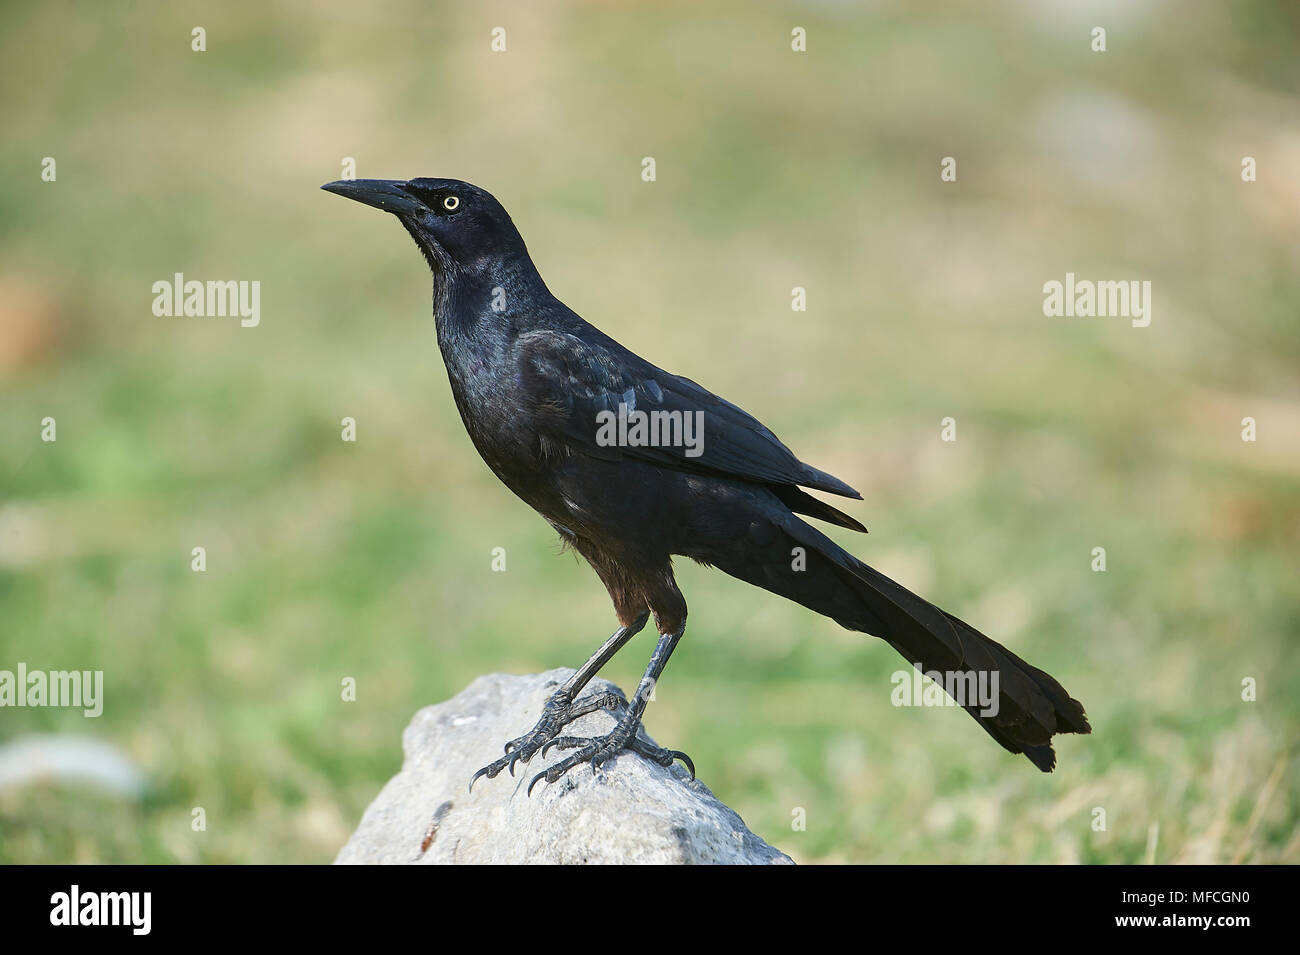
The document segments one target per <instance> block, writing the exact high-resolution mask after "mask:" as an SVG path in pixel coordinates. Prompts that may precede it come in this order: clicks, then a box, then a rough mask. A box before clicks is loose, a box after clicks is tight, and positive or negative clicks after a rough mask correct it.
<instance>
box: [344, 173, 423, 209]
mask: <svg viewBox="0 0 1300 955" xmlns="http://www.w3.org/2000/svg"><path fill="white" fill-rule="evenodd" d="M405 186H406V183H404V182H398V181H396V180H392V179H340V180H339V181H338V182H327V183H325V185H323V186H321V188H322V189H324V190H325V191H326V192H333V193H337V194H338V195H340V196H346V197H347V198H349V199H355V200H356V201H357V202H364V203H365V204H366V205H368V206H374V207H375V208H376V209H383V210H384V211H385V212H394V213H399V214H400V213H403V212H420V211H421V210H423V209H424V203H422V202H420V200H418V199H416V198H415V197H414V196H412V195H411V194H410V193H409V192H407V191H406V189H405V188H404V187H405Z"/></svg>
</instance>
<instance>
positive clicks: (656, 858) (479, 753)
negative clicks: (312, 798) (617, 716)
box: [334, 669, 793, 865]
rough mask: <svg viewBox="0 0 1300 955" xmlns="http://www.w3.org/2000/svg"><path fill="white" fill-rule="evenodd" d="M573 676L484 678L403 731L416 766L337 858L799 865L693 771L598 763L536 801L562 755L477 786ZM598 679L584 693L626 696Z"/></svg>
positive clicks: (605, 728)
mask: <svg viewBox="0 0 1300 955" xmlns="http://www.w3.org/2000/svg"><path fill="white" fill-rule="evenodd" d="M572 673H573V671H572V670H568V669H560V670H551V671H549V672H547V673H535V674H530V675H528V676H510V675H507V674H502V673H494V674H491V675H490V676H482V677H479V678H478V679H477V680H475V681H474V682H473V683H471V684H470V685H469V687H468V688H466V689H465V690H464V691H463V692H462V693H461V694H460V695H458V696H456V697H454V698H453V699H450V700H448V701H447V702H445V703H439V704H437V705H436V706H429V707H425V708H424V709H422V710H420V711H419V712H418V713H416V714H415V718H414V719H413V720H411V725H410V726H408V727H407V728H406V731H405V732H404V733H403V734H402V748H403V749H404V750H405V753H406V760H405V762H404V764H403V765H402V770H401V772H399V773H398V774H397V775H396V776H394V777H393V778H392V779H391V780H389V781H388V784H387V785H386V786H384V788H383V790H381V791H380V793H379V795H378V796H377V797H376V798H375V801H374V802H373V803H371V804H370V808H368V809H367V810H366V812H365V815H364V816H363V817H362V819H361V824H360V826H358V828H357V831H356V832H354V833H353V834H352V838H351V839H349V840H348V843H347V845H345V846H344V847H343V850H342V851H341V852H340V853H339V855H338V858H337V859H335V860H334V861H335V864H336V865H347V864H354V865H355V864H366V863H389V864H392V863H396V864H412V863H561V864H563V863H593V864H595V863H661V864H662V863H675V864H680V863H729V864H735V863H757V864H773V863H775V864H791V865H792V864H793V863H792V862H791V860H790V858H789V857H788V856H786V855H784V854H783V853H781V852H778V851H777V850H776V849H773V848H772V847H771V846H769V845H768V844H767V843H766V842H764V841H763V840H762V839H760V838H759V837H758V836H756V835H754V834H753V833H752V832H750V831H749V829H747V828H746V827H745V823H744V822H743V821H742V820H741V818H740V817H739V816H738V815H736V814H735V813H734V812H732V811H731V810H730V809H728V808H727V807H726V806H725V805H723V804H722V803H721V802H720V801H718V799H717V797H716V796H714V795H713V793H711V792H709V790H708V788H707V787H706V786H705V785H704V784H703V783H701V782H699V781H698V780H691V778H690V774H689V773H688V772H687V771H686V770H684V769H683V768H681V766H674V767H672V768H671V769H669V768H665V767H663V766H658V765H656V764H654V763H651V762H650V761H649V760H646V759H644V758H642V757H640V756H638V755H636V754H634V753H630V752H622V753H620V754H619V755H618V756H616V757H615V758H614V759H612V760H610V761H609V762H608V763H606V764H605V765H604V766H602V767H601V768H600V770H599V771H598V772H597V773H596V774H594V775H593V774H592V772H591V768H590V767H588V766H578V767H575V768H574V769H572V770H570V771H569V773H568V774H566V775H565V776H564V777H562V778H561V779H560V780H559V781H558V782H556V783H553V784H550V785H548V784H547V783H546V781H545V780H543V781H541V782H539V783H538V784H537V786H536V787H535V788H534V789H533V794H532V796H531V797H530V796H527V795H526V790H527V788H528V781H529V780H530V779H532V778H533V776H535V775H536V774H537V773H539V772H541V771H542V770H543V769H545V768H546V767H547V766H550V765H552V764H553V763H555V762H556V761H558V760H559V759H561V758H562V757H563V755H564V752H563V751H561V750H551V751H550V752H549V753H548V754H547V755H546V757H545V758H543V757H541V756H540V755H539V756H534V757H533V759H532V761H531V762H530V763H527V764H524V763H520V764H519V765H518V766H516V767H515V776H514V777H513V778H512V777H511V776H510V775H509V774H508V772H504V771H503V772H502V774H501V775H499V776H497V777H496V778H495V779H488V778H486V777H484V778H482V779H480V780H479V781H478V782H476V783H475V784H474V791H473V792H472V793H470V792H467V786H468V784H469V780H470V777H472V776H473V775H474V773H475V772H476V771H477V770H479V769H480V768H481V767H483V766H484V765H486V764H487V763H489V762H491V761H492V760H494V759H496V758H497V757H498V756H499V755H501V751H502V750H501V747H502V746H503V745H504V744H505V743H506V741H507V740H510V739H513V738H515V737H517V736H520V735H522V734H523V733H526V732H527V731H528V730H529V729H531V728H532V726H533V724H534V723H535V722H536V721H537V717H538V715H539V714H540V713H541V709H542V704H543V703H545V702H546V699H547V697H549V696H550V695H551V693H553V692H554V691H555V688H556V687H558V686H559V685H560V684H561V683H562V682H563V681H564V680H567V679H568V678H569V676H570V675H571V674H572ZM617 690H618V688H617V687H615V686H614V684H612V683H609V682H608V681H606V680H601V679H595V680H592V682H591V683H590V684H588V686H587V688H586V689H585V690H584V691H583V694H582V696H583V697H586V696H587V695H588V694H593V695H594V694H600V693H607V692H610V691H617ZM613 724H614V715H613V714H612V713H608V712H598V713H591V714H588V715H587V716H583V717H581V718H580V719H578V720H575V721H574V722H573V723H571V724H569V726H568V727H567V728H566V729H565V731H564V732H565V734H566V735H572V736H593V735H595V736H598V735H602V734H604V733H607V732H609V729H610V727H612V726H613Z"/></svg>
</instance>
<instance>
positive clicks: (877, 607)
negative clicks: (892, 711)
mask: <svg viewBox="0 0 1300 955" xmlns="http://www.w3.org/2000/svg"><path fill="white" fill-rule="evenodd" d="M776 510H778V508H773V511H776ZM779 510H780V513H769V514H768V515H767V518H768V520H766V521H759V522H757V523H752V524H751V525H750V534H749V538H748V539H747V540H742V541H737V542H736V543H737V546H736V547H735V548H734V549H730V548H729V550H728V553H727V555H725V556H723V557H722V558H721V559H716V558H715V559H714V560H713V561H712V563H715V564H716V565H717V566H718V568H719V569H720V570H723V571H726V572H727V573H729V574H731V575H732V576H733V577H739V578H740V579H742V580H746V581H748V582H749V583H752V584H756V585H757V586H759V587H762V588H764V589H765V590H770V591H772V592H773V593H777V594H780V595H781V596H783V597H787V598H789V599H790V600H793V601H795V602H797V603H800V604H803V605H804V606H805V607H808V608H809V609H810V610H815V611H817V612H818V613H821V614H825V615H826V616H828V617H830V618H832V619H833V620H835V621H836V622H838V623H839V624H840V625H841V626H844V627H847V628H848V629H850V630H859V631H862V632H864V633H870V634H874V635H875V636H878V637H881V638H883V639H884V640H885V641H886V642H888V643H889V645H890V646H892V647H893V648H894V649H895V650H897V651H898V652H899V653H901V654H902V655H903V656H904V657H905V658H906V659H907V660H908V662H910V663H911V664H912V665H913V666H917V667H919V668H920V669H921V670H922V671H924V672H927V673H929V672H933V671H940V672H941V673H944V674H945V675H946V674H968V675H972V676H971V677H970V678H973V679H975V680H978V678H979V675H980V674H981V673H984V674H985V678H984V682H983V683H982V684H979V685H983V686H985V687H991V686H992V685H993V684H992V675H993V674H996V675H997V677H996V679H997V690H998V700H997V708H996V709H997V712H996V713H990V714H988V715H984V712H982V707H981V704H980V703H979V702H978V701H974V700H972V701H970V702H966V701H963V700H957V702H958V703H963V704H964V705H963V709H965V710H966V712H968V713H970V715H971V716H973V717H974V718H975V720H976V722H978V723H979V725H980V726H981V727H983V728H984V731H985V732H986V733H988V734H989V735H990V736H992V737H993V738H994V739H995V740H997V741H998V742H999V743H1001V744H1002V746H1003V747H1005V748H1006V749H1007V750H1009V751H1011V752H1013V753H1024V754H1025V756H1027V757H1028V758H1029V760H1030V762H1032V763H1033V764H1034V765H1035V766H1037V767H1038V768H1039V769H1041V770H1042V771H1043V772H1051V771H1052V769H1053V768H1054V767H1055V766H1056V753H1055V751H1054V750H1053V749H1052V737H1053V736H1054V735H1056V734H1057V733H1090V732H1092V728H1091V727H1090V726H1089V725H1088V718H1087V716H1086V715H1085V714H1084V711H1083V706H1082V705H1081V704H1080V703H1079V701H1078V700H1075V699H1072V698H1071V697H1070V694H1069V693H1067V692H1066V691H1065V688H1064V687H1062V686H1061V684H1060V683H1058V682H1057V681H1056V680H1055V679H1054V678H1053V677H1052V676H1050V675H1049V674H1047V673H1044V672H1043V671H1042V670H1040V669H1038V668H1037V667H1034V666H1031V665H1029V664H1028V663H1026V662H1025V661H1024V660H1022V659H1020V658H1019V657H1018V656H1016V655H1015V654H1014V653H1012V652H1011V651H1010V650H1008V649H1007V648H1006V647H1004V646H1002V645H1001V644H999V643H996V642H995V641H993V640H990V639H989V638H988V637H986V636H984V634H982V633H980V632H979V631H978V630H976V629H975V628H974V627H972V626H970V625H969V624H967V623H964V622H963V621H961V620H958V619H957V618H956V617H954V616H952V614H949V613H945V612H944V611H943V610H940V609H939V608H938V607H936V606H934V604H931V603H929V602H928V601H926V600H923V599H921V598H920V597H918V596H917V595H916V594H914V593H912V592H911V591H909V590H907V589H906V588H905V587H903V586H901V585H900V584H897V583H895V582H894V581H892V580H890V579H889V578H888V577H886V576H885V575H884V574H882V573H880V572H879V571H876V570H874V569H872V568H871V567H868V566H867V565H866V564H864V563H862V561H860V560H858V559H857V558H855V557H854V556H853V555H851V554H849V553H848V552H846V551H845V550H844V549H843V548H841V547H840V546H838V545H837V544H836V543H835V542H834V541H832V540H831V539H830V538H828V537H826V536H825V535H824V534H822V533H821V532H819V531H817V530H816V529H815V528H813V527H810V526H808V525H807V524H805V523H804V522H803V521H801V520H799V519H798V518H797V517H795V516H794V515H793V514H790V513H788V512H786V511H784V509H783V508H782V509H779ZM796 548H798V549H800V550H799V551H796ZM756 558H757V559H756ZM988 709H990V710H991V709H992V707H989V708H988Z"/></svg>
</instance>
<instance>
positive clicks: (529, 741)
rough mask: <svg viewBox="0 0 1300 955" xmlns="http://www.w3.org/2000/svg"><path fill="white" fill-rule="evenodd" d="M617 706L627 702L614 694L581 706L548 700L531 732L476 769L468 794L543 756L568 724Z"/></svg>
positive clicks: (563, 698)
mask: <svg viewBox="0 0 1300 955" xmlns="http://www.w3.org/2000/svg"><path fill="white" fill-rule="evenodd" d="M620 706H627V701H626V700H625V699H623V697H621V696H619V695H618V694H616V693H603V694H600V695H599V696H594V697H590V698H588V699H586V700H583V701H582V702H581V703H578V702H573V701H570V700H568V699H566V698H565V697H564V696H561V695H559V694H557V695H555V696H553V697H551V698H550V699H549V700H547V701H546V706H545V707H544V708H543V709H542V716H541V718H540V719H539V720H538V721H537V725H536V726H534V727H533V728H532V729H531V730H529V731H528V732H527V733H525V734H524V735H523V736H520V737H519V738H518V739H512V740H511V741H510V742H508V743H506V744H505V746H504V747H503V749H504V752H505V755H504V756H502V757H501V758H500V759H498V760H496V761H494V762H491V763H489V764H488V765H486V766H484V767H483V768H482V769H480V770H479V771H478V772H477V773H475V774H474V776H473V777H472V778H471V779H470V781H469V788H470V791H471V792H473V790H474V783H476V782H478V780H479V779H480V778H481V777H483V776H486V777H487V778H488V779H495V778H496V777H497V776H499V775H500V774H501V770H503V769H504V770H507V771H508V772H509V773H510V775H511V776H514V774H515V766H516V765H517V764H518V763H521V762H522V763H527V762H528V761H529V760H531V759H532V758H533V757H534V756H535V755H537V753H538V752H539V751H540V752H541V753H542V754H543V755H545V753H546V749H547V748H549V744H550V743H551V741H553V740H554V739H555V738H556V734H558V733H559V732H560V730H562V729H564V727H566V726H567V725H569V724H570V723H572V722H573V721H574V720H576V719H577V718H578V717H580V716H585V715H587V714H588V713H594V712H596V711H597V710H612V709H615V708H617V707H620ZM561 738H562V739H573V737H561ZM585 742H586V740H577V741H576V743H573V744H570V745H580V744H582V743H585Z"/></svg>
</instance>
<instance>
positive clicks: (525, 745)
mask: <svg viewBox="0 0 1300 955" xmlns="http://www.w3.org/2000/svg"><path fill="white" fill-rule="evenodd" d="M649 617H650V612H649V611H648V610H646V611H642V612H641V614H640V616H638V617H637V618H636V619H635V620H633V621H632V622H631V623H629V624H627V625H626V626H623V627H619V628H618V630H616V631H614V633H613V635H612V636H610V638H609V639H608V640H606V641H605V642H604V643H603V644H601V647H600V649H599V650H597V651H596V652H595V653H593V654H592V655H591V658H590V659H589V660H588V661H587V662H586V663H584V664H583V665H582V667H581V668H580V669H579V670H578V672H577V673H575V674H573V676H571V677H569V679H568V680H567V681H565V684H564V685H563V686H562V687H560V688H559V689H558V690H556V691H555V693H554V694H552V695H551V698H550V699H549V700H547V701H546V705H545V706H544V707H542V717H541V719H539V720H538V721H537V725H536V726H534V727H533V728H532V729H531V730H529V731H528V732H527V733H525V734H524V735H523V736H520V737H519V738H518V739H512V740H511V741H510V742H508V743H506V745H505V751H506V755H505V756H503V757H501V759H498V760H497V761H496V762H494V763H489V764H488V765H487V766H484V767H483V768H482V769H480V770H479V771H478V772H477V773H475V774H474V778H473V779H471V780H470V781H469V785H470V788H471V789H473V788H474V783H475V782H476V781H477V780H478V778H479V777H480V776H486V777H487V778H488V779H492V778H494V777H495V776H496V775H497V774H498V773H500V772H501V770H503V769H506V768H509V770H510V775H511V776H513V775H514V774H515V763H519V762H524V763H526V762H528V761H529V760H530V759H532V758H533V756H534V755H535V754H536V753H537V751H538V750H539V749H541V748H542V746H543V744H545V743H547V742H549V741H550V740H552V739H554V738H555V736H556V735H557V734H558V733H559V732H560V730H562V729H564V727H565V726H567V725H569V724H570V723H572V722H573V721H574V720H576V719H577V718H578V717H579V716H585V715H586V714H588V713H594V712H595V711H596V710H609V709H614V708H615V707H617V706H626V705H627V701H626V700H624V699H623V698H622V697H621V696H619V695H616V694H613V693H603V694H601V695H599V696H595V697H592V698H590V699H587V700H584V701H583V702H582V703H577V702H575V701H576V700H577V698H578V694H579V693H581V692H582V688H583V687H584V686H586V685H587V683H588V682H590V680H591V678H592V677H593V676H595V675H596V673H597V672H598V671H599V670H600V668H601V667H603V666H604V665H605V664H606V663H608V662H609V661H610V659H611V658H613V656H614V654H616V653H618V651H619V650H620V649H621V648H622V647H623V645H624V644H625V643H627V642H628V641H629V640H631V639H632V638H633V637H634V636H636V635H637V634H638V633H640V632H641V628H642V627H644V626H645V622H646V620H647V619H649Z"/></svg>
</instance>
